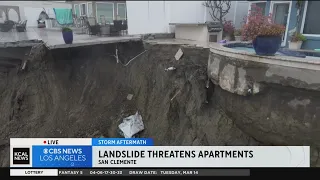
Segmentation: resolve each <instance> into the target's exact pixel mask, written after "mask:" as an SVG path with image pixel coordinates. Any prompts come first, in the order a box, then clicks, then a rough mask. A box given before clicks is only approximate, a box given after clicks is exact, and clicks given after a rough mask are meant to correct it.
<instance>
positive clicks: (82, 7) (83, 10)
mask: <svg viewBox="0 0 320 180" xmlns="http://www.w3.org/2000/svg"><path fill="white" fill-rule="evenodd" d="M80 9H81V11H80V12H81V16H85V15H87V13H86V12H87V7H86V4H81V5H80Z"/></svg>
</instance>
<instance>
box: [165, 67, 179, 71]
mask: <svg viewBox="0 0 320 180" xmlns="http://www.w3.org/2000/svg"><path fill="white" fill-rule="evenodd" d="M175 69H176V68H175V67H168V68H167V69H165V71H173V70H175Z"/></svg>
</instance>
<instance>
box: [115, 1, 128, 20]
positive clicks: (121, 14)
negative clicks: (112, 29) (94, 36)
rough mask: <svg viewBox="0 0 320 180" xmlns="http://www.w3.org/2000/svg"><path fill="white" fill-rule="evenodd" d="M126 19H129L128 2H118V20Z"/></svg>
mask: <svg viewBox="0 0 320 180" xmlns="http://www.w3.org/2000/svg"><path fill="white" fill-rule="evenodd" d="M124 19H127V14H126V4H124V3H118V4H117V20H124Z"/></svg>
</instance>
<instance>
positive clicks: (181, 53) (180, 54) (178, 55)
mask: <svg viewBox="0 0 320 180" xmlns="http://www.w3.org/2000/svg"><path fill="white" fill-rule="evenodd" d="M182 55H183V52H182V50H181V48H180V49H179V50H178V51H177V53H176V55H175V56H174V57H175V58H176V60H177V61H178V60H180V58H181V57H182Z"/></svg>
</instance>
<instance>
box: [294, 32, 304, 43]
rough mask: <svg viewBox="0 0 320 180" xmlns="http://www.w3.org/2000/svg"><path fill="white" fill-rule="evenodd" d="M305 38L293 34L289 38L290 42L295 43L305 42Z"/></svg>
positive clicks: (298, 34)
mask: <svg viewBox="0 0 320 180" xmlns="http://www.w3.org/2000/svg"><path fill="white" fill-rule="evenodd" d="M306 40H307V38H306V37H305V36H304V35H302V34H300V33H294V34H293V35H292V36H291V42H297V41H302V42H303V41H306Z"/></svg>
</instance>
